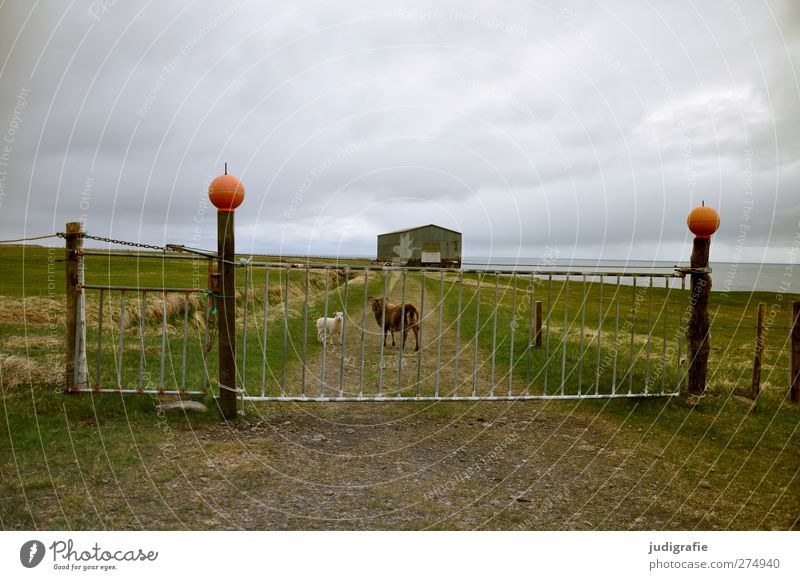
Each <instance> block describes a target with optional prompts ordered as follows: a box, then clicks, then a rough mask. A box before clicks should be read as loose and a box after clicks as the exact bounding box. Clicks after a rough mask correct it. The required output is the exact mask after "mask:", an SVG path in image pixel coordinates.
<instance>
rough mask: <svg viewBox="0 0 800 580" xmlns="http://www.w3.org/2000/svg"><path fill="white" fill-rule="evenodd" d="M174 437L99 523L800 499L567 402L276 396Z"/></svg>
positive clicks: (579, 521)
mask: <svg viewBox="0 0 800 580" xmlns="http://www.w3.org/2000/svg"><path fill="white" fill-rule="evenodd" d="M256 410H257V411H258V413H257V414H256ZM176 435H177V436H176V437H175V447H174V448H171V449H170V450H169V453H159V454H157V455H156V456H148V457H147V459H146V463H147V472H146V473H144V472H143V473H142V474H141V477H140V478H137V477H131V478H129V479H126V480H125V481H124V482H122V489H121V493H122V495H124V499H125V502H126V503H125V504H122V503H121V499H120V492H114V493H108V492H111V490H110V489H108V486H107V485H106V486H105V487H104V486H102V485H99V484H97V483H96V482H92V481H90V485H92V486H93V498H92V501H93V506H94V507H95V508H96V510H97V513H99V514H102V517H103V518H104V519H103V521H102V522H98V523H92V524H90V525H93V526H94V527H111V528H129V527H139V526H141V527H144V528H146V529H174V528H188V529H248V530H255V529H413V530H418V529H534V530H536V529H539V530H541V529H544V530H558V529H598V530H607V529H613V530H624V529H640V530H645V529H659V530H671V529H694V528H699V529H740V528H741V529H770V528H777V529H789V528H791V526H792V523H793V521H794V518H795V517H796V513H793V511H792V510H794V509H795V508H796V503H795V504H794V505H790V504H791V502H786V501H784V502H780V503H776V502H774V500H775V498H774V497H767V496H763V497H762V494H759V495H757V496H755V497H751V498H749V499H748V500H747V501H746V502H743V500H742V497H743V495H742V494H740V493H735V492H734V493H732V492H731V491H730V490H727V493H726V488H725V486H724V485H723V484H724V479H722V478H721V477H720V478H719V481H716V480H715V479H714V476H713V474H712V475H711V476H710V477H709V481H710V482H711V483H706V482H704V481H701V479H698V478H696V477H695V473H696V471H695V469H696V466H694V465H691V466H687V465H684V464H682V463H681V460H680V459H675V458H671V457H668V456H664V455H662V451H663V450H662V449H660V448H659V446H658V444H657V443H653V442H652V441H651V440H650V437H649V434H648V433H647V432H646V430H643V429H641V428H636V427H634V426H631V425H625V424H622V425H620V424H618V423H614V422H612V421H609V420H607V419H605V418H604V416H603V414H602V413H596V412H592V411H587V410H586V409H583V408H582V404H581V403H575V402H569V401H563V402H531V401H529V402H524V403H477V404H470V403H439V404H436V405H425V404H421V403H402V404H400V403H398V404H387V403H325V404H319V403H304V404H301V405H293V404H291V403H284V404H268V405H264V404H262V405H258V406H253V407H252V408H251V409H250V410H249V415H248V417H247V419H246V420H243V421H241V422H239V423H237V424H236V425H235V426H233V427H229V426H227V425H219V426H207V427H202V428H199V429H197V430H194V431H191V430H189V431H178V432H176ZM676 476H677V477H676ZM154 489H155V490H157V492H158V493H157V494H154V493H153V491H154ZM126 505H127V506H131V507H129V508H127V509H126V508H125V506H126ZM51 507H52V508H53V509H55V508H54V507H53V506H52V505H51ZM131 510H132V511H133V513H134V514H135V518H133V517H132V514H131ZM54 515H57V514H54ZM39 516H40V519H39V521H40V522H41V521H46V519H45V518H42V517H41V514H39Z"/></svg>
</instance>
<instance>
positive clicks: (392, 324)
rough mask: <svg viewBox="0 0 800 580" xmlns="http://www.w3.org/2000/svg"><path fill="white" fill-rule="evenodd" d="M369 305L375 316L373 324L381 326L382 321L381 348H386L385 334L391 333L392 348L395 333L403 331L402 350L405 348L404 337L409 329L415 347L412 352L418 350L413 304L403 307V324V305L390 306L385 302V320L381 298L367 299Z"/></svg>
mask: <svg viewBox="0 0 800 580" xmlns="http://www.w3.org/2000/svg"><path fill="white" fill-rule="evenodd" d="M369 305H370V307H371V308H372V314H374V315H375V322H377V323H378V326H381V320H383V321H384V325H383V346H386V333H388V332H391V333H392V346H395V344H394V333H395V331H397V332H400V331H401V330H402V331H403V348H405V346H406V336H408V331H409V329H411V330H413V331H414V340H415V341H416V343H417V345H416V347H415V348H414V350H419V312H417V307H416V306H414V305H413V304H406V305H405V315H406V320H405V323H403V305H402V304H392V303H391V302H388V301H387V302H386V318H383V316H384V307H383V298H373V297H372V296H370V297H369Z"/></svg>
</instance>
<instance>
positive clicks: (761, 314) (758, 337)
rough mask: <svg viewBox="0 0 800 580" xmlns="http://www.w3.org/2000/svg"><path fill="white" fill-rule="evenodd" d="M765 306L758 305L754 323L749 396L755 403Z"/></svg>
mask: <svg viewBox="0 0 800 580" xmlns="http://www.w3.org/2000/svg"><path fill="white" fill-rule="evenodd" d="M766 310H767V305H766V304H764V303H763V302H759V303H758V322H757V323H756V355H755V360H754V361H753V383H752V385H751V396H752V398H753V400H754V401H755V400H756V399H758V394H759V393H760V392H761V355H762V353H763V352H764V315H765V313H766Z"/></svg>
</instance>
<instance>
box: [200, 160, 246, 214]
mask: <svg viewBox="0 0 800 580" xmlns="http://www.w3.org/2000/svg"><path fill="white" fill-rule="evenodd" d="M226 169H227V168H226ZM208 197H209V199H210V200H211V203H213V204H214V206H215V207H216V208H217V210H219V211H233V210H235V209H236V208H237V207H239V206H240V205H242V202H243V201H244V184H243V183H242V182H241V181H240V180H239V178H237V177H234V176H233V175H228V173H227V170H226V172H225V175H220V176H218V177H215V178H214V180H213V181H212V182H211V184H210V185H209V186H208Z"/></svg>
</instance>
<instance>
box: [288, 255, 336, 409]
mask: <svg viewBox="0 0 800 580" xmlns="http://www.w3.org/2000/svg"><path fill="white" fill-rule="evenodd" d="M286 278H287V279H288V278H289V270H286ZM330 279H331V276H330V271H329V270H328V268H325V305H324V306H323V308H322V317H323V318H325V319H326V320H325V324H323V325H322V380H321V382H320V384H319V396H320V397H323V396H325V363H326V359H327V355H328V324H327V323H328V321H327V318H328V288H329V286H330ZM286 289H287V290H288V289H289V285H288V284H287V285H286ZM287 303H288V292H287ZM287 324H288V322H287ZM283 366H284V367H285V366H286V351H285V349H284V353H283Z"/></svg>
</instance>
